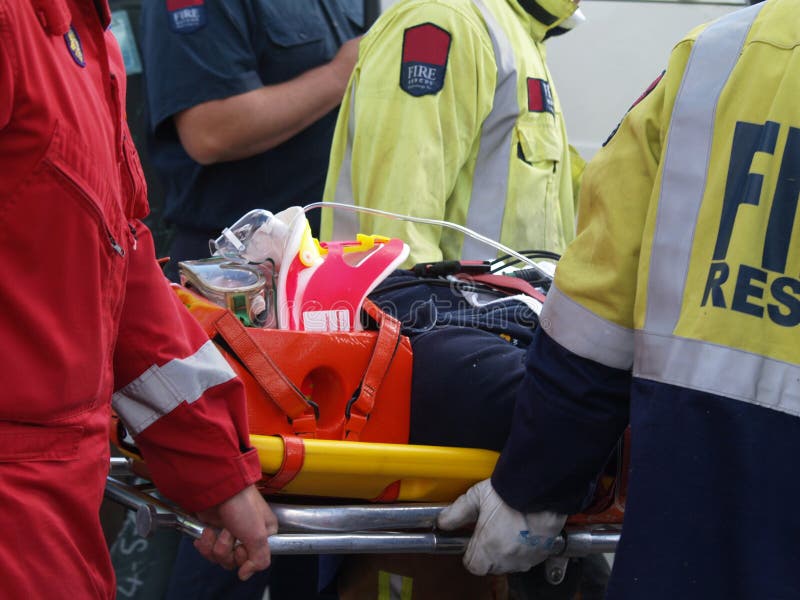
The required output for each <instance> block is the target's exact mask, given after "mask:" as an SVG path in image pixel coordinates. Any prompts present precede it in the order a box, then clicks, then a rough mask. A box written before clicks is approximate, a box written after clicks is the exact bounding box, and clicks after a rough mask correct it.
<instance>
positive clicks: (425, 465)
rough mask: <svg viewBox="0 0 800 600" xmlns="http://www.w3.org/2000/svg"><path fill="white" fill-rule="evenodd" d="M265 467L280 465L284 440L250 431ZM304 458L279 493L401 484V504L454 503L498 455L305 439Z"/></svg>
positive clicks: (361, 490)
mask: <svg viewBox="0 0 800 600" xmlns="http://www.w3.org/2000/svg"><path fill="white" fill-rule="evenodd" d="M250 443H251V444H252V445H253V447H254V448H256V449H257V450H258V457H259V460H260V461H261V470H262V471H263V472H264V473H265V474H266V475H270V474H274V473H276V472H278V470H279V469H280V467H281V463H282V461H283V455H284V442H283V439H281V438H280V437H278V436H269V435H251V436H250ZM303 443H304V446H305V459H304V462H303V467H302V469H301V470H300V471H299V473H298V474H297V476H296V477H295V478H294V479H293V480H292V481H290V482H289V483H288V484H287V485H286V486H285V487H284V488H283V489H282V490H281V492H280V493H285V494H293V495H299V496H327V497H331V498H353V499H360V500H374V499H376V498H378V497H380V496H381V494H382V493H383V492H384V490H386V488H388V487H390V486H391V485H393V484H395V482H399V486H400V489H399V493H398V495H397V497H396V498H395V499H394V500H393V501H397V502H452V501H453V500H455V499H456V498H457V497H458V496H459V495H461V494H463V493H464V492H465V491H467V489H469V487H470V486H472V485H473V484H475V483H477V482H478V481H482V480H483V479H486V478H488V477H489V476H490V475H491V474H492V470H493V469H494V465H495V463H496V462H497V458H498V456H499V454H498V453H497V452H494V451H492V450H482V449H478V448H454V447H449V446H423V445H411V444H380V443H372V442H345V441H340V440H321V439H304V440H303Z"/></svg>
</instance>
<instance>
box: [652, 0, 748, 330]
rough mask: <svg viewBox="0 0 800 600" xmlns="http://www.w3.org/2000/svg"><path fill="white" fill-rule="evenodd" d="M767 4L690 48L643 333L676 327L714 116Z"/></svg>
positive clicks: (716, 26)
mask: <svg viewBox="0 0 800 600" xmlns="http://www.w3.org/2000/svg"><path fill="white" fill-rule="evenodd" d="M762 6H763V5H761V4H756V5H753V6H752V7H750V8H749V9H746V10H741V11H737V12H734V13H731V14H730V15H727V16H726V17H723V18H722V19H720V20H719V21H716V22H714V23H712V24H711V25H709V27H708V28H706V29H705V30H704V31H703V32H702V33H701V34H700V36H699V37H698V38H697V41H696V42H695V44H694V47H693V48H692V52H691V54H690V56H689V62H688V63H687V65H686V71H685V72H684V75H683V81H682V82H681V87H680V89H679V90H678V95H677V96H676V98H675V107H674V108H673V111H672V120H671V122H670V126H669V136H668V139H667V149H666V152H665V155H664V173H663V176H662V180H661V192H660V197H659V201H658V215H657V217H656V230H655V234H654V236H653V250H652V255H651V258H650V271H649V279H648V284H647V316H646V321H645V330H647V331H653V332H657V333H661V334H671V333H672V332H673V330H674V329H675V325H676V324H677V323H678V317H679V315H680V312H681V301H682V299H683V291H684V286H685V282H686V274H687V272H688V270H689V260H690V254H691V251H692V240H693V238H694V226H693V225H692V226H691V227H689V226H687V224H689V223H691V224H694V223H696V222H697V213H698V211H699V210H700V204H701V203H702V200H703V193H704V192H705V187H706V175H707V171H708V160H709V155H710V153H711V143H712V141H713V137H714V116H715V114H716V110H717V102H718V100H719V96H720V93H721V92H722V88H723V87H724V86H725V83H726V82H727V80H728V77H729V76H730V73H731V71H732V70H733V67H734V65H735V64H736V61H737V60H738V58H739V52H740V51H741V49H742V46H743V44H744V40H745V38H746V37H747V32H748V31H749V30H750V25H751V24H752V21H753V19H755V16H756V15H757V14H758V11H759V10H761V8H762Z"/></svg>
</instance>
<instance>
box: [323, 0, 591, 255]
mask: <svg viewBox="0 0 800 600" xmlns="http://www.w3.org/2000/svg"><path fill="white" fill-rule="evenodd" d="M530 5H531V7H534V8H532V11H533V12H536V14H537V17H538V19H539V20H537V18H534V17H533V16H532V15H531V14H530V13H528V12H526V10H524V9H523V8H522V6H521V5H520V3H518V2H517V1H516V0H474V1H472V0H410V1H408V2H401V3H399V4H397V5H395V6H393V7H392V8H391V9H389V10H388V11H387V12H386V13H385V14H384V15H382V16H381V18H380V19H379V20H378V22H377V23H376V24H375V25H374V26H373V27H372V29H371V30H370V32H369V33H368V34H367V35H366V36H365V38H364V39H363V40H362V42H361V45H360V48H359V60H358V63H357V64H356V67H355V69H354V72H353V76H352V78H351V85H350V88H349V90H348V92H347V93H346V95H345V98H344V101H343V104H342V108H341V109H340V112H339V120H338V123H337V127H336V133H335V136H334V142H333V147H332V150H331V161H330V167H329V171H328V179H327V182H326V186H325V194H324V198H325V200H327V201H336V202H343V203H348V204H353V203H355V204H356V205H358V206H365V207H371V208H378V209H383V210H388V211H392V212H396V213H403V214H408V215H413V216H418V217H427V218H432V219H444V220H447V221H451V222H453V223H457V224H460V225H466V226H467V227H469V228H471V229H474V230H476V231H478V232H479V233H481V234H483V235H485V236H487V237H489V238H492V239H494V240H499V241H502V242H503V243H504V244H506V245H508V246H510V247H512V248H514V249H517V250H520V249H544V250H551V251H556V252H560V251H561V250H563V249H564V247H565V245H566V244H567V242H569V241H570V240H571V239H572V238H573V235H574V214H575V201H574V196H573V182H572V169H573V167H572V160H573V159H571V156H570V148H569V146H568V143H567V138H566V131H565V128H564V121H563V116H562V114H561V107H560V104H559V101H558V97H557V95H556V94H555V90H554V88H553V84H552V80H551V77H550V73H549V71H548V69H547V66H546V65H545V53H544V46H543V44H542V41H543V39H544V38H545V36H546V34H547V32H548V31H550V30H552V29H553V28H555V27H557V26H559V24H560V23H561V22H562V21H563V20H564V19H565V18H567V17H568V16H570V15H571V14H572V12H573V11H574V10H575V5H574V4H573V2H572V0H538V2H531V3H530ZM543 21H546V23H545V22H543ZM576 156H577V155H576ZM577 160H578V162H579V165H576V166H578V169H577V170H578V171H580V167H581V166H582V161H581V160H580V158H579V157H578V158H577ZM359 221H360V222H359ZM359 230H360V231H363V232H364V233H376V234H383V235H388V236H393V237H399V238H402V239H403V240H404V241H406V242H407V243H408V244H409V245H410V246H411V255H410V257H409V259H408V261H407V263H409V264H411V263H414V262H418V261H423V260H425V261H428V260H440V259H442V258H444V259H457V258H465V259H477V258H481V259H486V258H493V257H494V256H496V254H497V252H496V250H495V249H493V248H491V247H487V246H486V245H484V244H481V243H479V242H474V241H473V240H471V239H470V238H467V239H466V241H465V240H464V238H463V236H462V235H461V234H459V233H457V232H454V231H453V230H450V229H444V230H443V229H441V228H439V227H435V226H431V225H426V224H416V223H409V222H405V221H398V220H390V219H388V218H386V217H381V216H373V215H367V214H360V215H357V214H354V213H350V212H346V211H343V210H341V209H337V210H335V211H331V210H330V209H326V210H325V211H324V213H323V226H322V238H323V239H330V238H333V239H351V238H352V237H353V235H354V234H355V233H356V232H357V231H359Z"/></svg>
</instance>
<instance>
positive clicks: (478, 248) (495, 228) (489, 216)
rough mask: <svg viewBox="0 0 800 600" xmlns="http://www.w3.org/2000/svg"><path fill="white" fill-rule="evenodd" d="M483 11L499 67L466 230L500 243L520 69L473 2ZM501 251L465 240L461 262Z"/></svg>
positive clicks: (500, 32)
mask: <svg viewBox="0 0 800 600" xmlns="http://www.w3.org/2000/svg"><path fill="white" fill-rule="evenodd" d="M473 2H474V4H475V6H477V7H478V9H479V10H480V11H481V14H482V15H483V19H484V21H485V22H486V26H487V28H488V31H489V37H491V40H492V48H493V49H494V59H495V63H496V65H497V84H496V86H495V92H494V100H493V103H492V110H491V112H490V113H489V116H488V117H486V120H485V121H484V122H483V125H482V126H481V142H480V144H481V145H480V148H479V150H478V158H477V161H476V163H475V174H474V176H473V178H472V195H471V196H470V202H469V209H468V211H467V223H466V226H467V228H469V229H472V230H473V231H477V232H478V233H480V234H482V235H484V236H486V237H488V238H490V239H493V240H496V241H500V234H501V232H502V228H503V215H504V214H505V207H506V196H507V195H508V169H509V164H510V162H511V139H512V135H513V133H514V125H515V124H516V122H517V119H518V118H519V111H520V108H519V103H518V102H517V67H516V64H515V60H514V49H513V48H512V46H511V43H510V42H509V41H508V38H507V37H506V34H505V32H504V31H503V30H502V28H501V27H500V25H498V24H497V21H495V19H494V16H492V13H491V12H490V11H489V10H488V9H487V8H486V6H485V5H484V4H483V2H481V1H480V0H473ZM496 255H497V251H496V250H495V249H494V248H491V247H489V246H487V245H485V244H482V243H481V242H479V241H478V240H475V239H473V238H470V237H465V238H464V245H463V246H462V249H461V258H462V259H464V260H491V259H493V258H494V257H495V256H496Z"/></svg>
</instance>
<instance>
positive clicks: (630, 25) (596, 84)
mask: <svg viewBox="0 0 800 600" xmlns="http://www.w3.org/2000/svg"><path fill="white" fill-rule="evenodd" d="M735 8H737V7H735V6H730V5H720V4H699V3H696V4H692V3H674V2H612V1H608V0H584V1H583V2H582V3H581V10H582V11H583V13H584V14H585V15H586V22H585V23H583V24H582V25H580V26H579V27H577V28H576V29H575V30H573V31H571V32H569V33H568V34H566V35H563V36H559V37H557V38H553V39H552V40H549V41H548V42H547V53H548V55H547V62H548V65H549V67H550V71H551V73H552V75H553V80H554V82H555V88H556V90H557V92H558V95H559V98H560V99H561V105H562V107H563V110H564V116H565V119H566V122H567V133H568V135H569V138H570V141H571V143H572V144H573V145H574V146H575V147H576V148H577V149H578V151H579V152H580V153H581V155H582V156H583V157H584V158H587V159H588V158H590V157H591V156H592V155H593V154H594V153H595V152H596V151H597V149H598V148H599V147H600V145H601V144H602V143H603V142H604V141H605V140H606V138H607V137H608V135H609V133H611V131H613V129H614V127H616V125H617V123H618V122H619V120H620V119H621V118H622V116H623V115H624V114H625V111H627V110H628V108H629V107H630V105H631V104H632V103H633V102H634V101H635V100H636V99H637V98H638V97H639V96H640V95H641V93H642V92H643V91H644V90H645V89H647V86H648V85H650V83H651V82H652V81H653V79H655V78H656V77H657V76H658V75H659V74H660V73H661V71H662V70H664V68H665V67H666V66H667V59H668V58H669V53H670V50H671V49H672V47H673V46H674V45H675V44H676V43H677V42H678V41H679V40H680V39H681V38H682V37H683V36H684V35H685V34H686V33H688V32H689V31H690V30H691V29H692V28H694V27H695V26H696V25H700V24H701V23H704V22H706V21H710V20H712V19H715V18H717V17H720V16H722V15H724V14H726V13H728V12H730V11H731V10H733V9H735Z"/></svg>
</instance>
